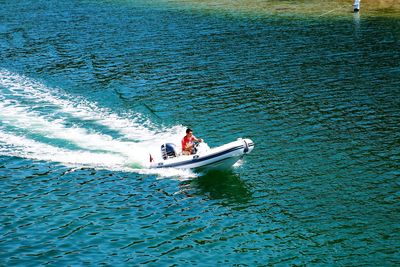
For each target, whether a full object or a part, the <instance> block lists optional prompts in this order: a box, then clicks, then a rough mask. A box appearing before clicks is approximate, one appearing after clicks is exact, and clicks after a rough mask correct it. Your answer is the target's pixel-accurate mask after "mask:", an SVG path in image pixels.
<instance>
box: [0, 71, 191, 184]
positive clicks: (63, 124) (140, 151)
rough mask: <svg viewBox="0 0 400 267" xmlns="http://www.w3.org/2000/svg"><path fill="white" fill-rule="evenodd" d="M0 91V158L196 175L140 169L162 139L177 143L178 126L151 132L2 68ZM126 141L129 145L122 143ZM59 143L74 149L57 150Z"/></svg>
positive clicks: (175, 173) (129, 119)
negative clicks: (92, 124)
mask: <svg viewBox="0 0 400 267" xmlns="http://www.w3.org/2000/svg"><path fill="white" fill-rule="evenodd" d="M0 90H1V91H0V92H1V94H0V155H5V156H17V157H26V158H31V159H36V160H46V161H54V162H60V163H63V164H74V165H77V166H80V165H89V166H91V167H94V168H106V169H109V170H121V171H135V172H137V173H141V174H156V175H158V176H161V177H171V176H174V177H180V178H179V179H186V178H191V177H195V176H196V175H195V174H194V173H193V172H191V171H188V170H177V169H169V170H165V169H162V170H154V169H152V170H150V169H146V167H148V165H149V152H150V153H152V155H153V157H157V155H158V154H160V153H159V146H160V144H161V143H163V142H165V141H166V140H168V141H172V142H176V143H179V139H180V135H181V134H182V132H183V130H184V128H183V127H182V126H179V125H178V126H175V127H172V128H168V129H166V128H163V129H159V130H157V129H156V126H155V125H153V124H152V123H151V122H150V121H148V120H147V121H146V120H144V119H142V118H141V115H140V114H135V115H134V116H133V118H132V115H129V114H128V115H127V117H121V116H120V115H116V114H114V113H112V112H111V111H110V110H108V109H105V108H99V107H98V106H97V105H96V104H94V103H91V102H88V101H86V100H85V99H82V98H76V97H75V98H73V97H72V96H70V95H68V94H66V93H65V92H62V91H61V90H59V89H56V88H48V87H46V86H45V85H43V84H41V83H39V82H37V81H34V80H32V79H29V78H26V77H24V76H21V75H19V74H15V73H12V72H10V71H8V70H4V69H0ZM44 107H45V109H43V108H44ZM46 112H47V113H46ZM43 113H44V114H43ZM71 117H72V118H76V119H78V120H80V121H82V122H84V121H91V122H95V123H97V124H99V125H102V126H104V127H107V128H108V129H112V130H114V131H116V132H117V133H118V134H119V136H123V138H122V139H120V138H117V139H116V138H114V137H112V136H110V135H108V134H103V133H101V132H95V131H93V130H92V129H86V128H82V127H84V124H83V125H82V124H79V125H81V126H80V127H78V126H77V124H74V123H76V122H74V120H73V119H72V121H71ZM140 121H143V123H141V122H140ZM154 129H155V130H154ZM21 132H22V133H29V134H30V135H31V134H34V135H38V136H43V137H45V138H44V139H43V140H45V141H38V140H36V139H37V138H35V140H33V139H29V138H27V137H24V136H21ZM131 139H133V140H134V141H135V142H129V141H126V140H131ZM60 140H63V141H64V142H65V141H66V142H67V143H70V144H74V145H75V146H77V147H78V148H77V149H76V150H71V149H66V148H65V147H59V145H60V142H59V141H60ZM61 144H62V143H61Z"/></svg>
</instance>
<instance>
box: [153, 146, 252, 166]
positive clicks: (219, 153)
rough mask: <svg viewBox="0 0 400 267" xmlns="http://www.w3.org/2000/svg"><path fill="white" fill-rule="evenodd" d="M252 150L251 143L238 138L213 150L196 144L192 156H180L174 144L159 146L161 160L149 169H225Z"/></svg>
mask: <svg viewBox="0 0 400 267" xmlns="http://www.w3.org/2000/svg"><path fill="white" fill-rule="evenodd" d="M253 148H254V143H253V141H251V140H250V139H242V138H239V139H237V140H236V141H234V142H231V143H228V144H225V145H222V146H219V147H215V148H209V147H208V145H207V144H205V143H198V144H197V146H196V149H195V151H193V154H192V155H182V153H180V152H177V151H178V149H177V148H176V146H175V145H174V144H171V143H167V144H163V145H162V146H161V157H162V159H160V160H159V161H154V160H153V161H152V162H151V163H150V168H180V169H227V168H230V167H231V166H232V165H233V164H235V163H236V162H237V161H238V160H239V159H241V158H242V157H243V156H244V155H246V154H248V153H250V152H251V151H252V150H253Z"/></svg>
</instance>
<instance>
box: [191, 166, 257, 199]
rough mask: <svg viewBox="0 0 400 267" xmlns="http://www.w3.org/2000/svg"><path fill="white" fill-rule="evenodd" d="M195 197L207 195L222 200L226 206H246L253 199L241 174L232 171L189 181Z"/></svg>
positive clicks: (208, 174)
mask: <svg viewBox="0 0 400 267" xmlns="http://www.w3.org/2000/svg"><path fill="white" fill-rule="evenodd" d="M188 183H189V184H188V185H189V187H190V188H191V189H194V190H195V191H194V193H193V194H194V195H206V196H208V198H210V199H221V200H223V203H224V204H226V205H231V204H244V203H248V202H249V201H250V200H251V199H252V192H251V191H250V190H249V187H248V186H247V185H246V183H245V182H244V181H242V180H241V179H240V176H239V174H237V173H235V172H234V171H232V170H227V171H212V172H208V173H206V174H204V175H202V176H200V177H198V178H197V179H194V180H191V181H188Z"/></svg>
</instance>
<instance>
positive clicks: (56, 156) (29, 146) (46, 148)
mask: <svg viewBox="0 0 400 267" xmlns="http://www.w3.org/2000/svg"><path fill="white" fill-rule="evenodd" d="M0 143H1V146H0V154H1V155H5V156H15V157H24V158H30V159H35V160H45V161H54V162H60V163H70V164H79V165H90V166H99V167H115V166H120V167H121V168H123V167H124V165H125V164H123V163H124V162H125V159H124V158H123V157H121V156H118V155H113V154H106V153H90V152H87V151H82V150H78V151H71V150H67V149H62V148H58V147H54V146H50V145H46V144H43V143H40V142H36V141H34V140H32V139H27V138H25V137H22V136H17V135H14V134H8V133H5V132H2V131H0ZM121 163H122V164H121Z"/></svg>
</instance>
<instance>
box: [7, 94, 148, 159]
mask: <svg viewBox="0 0 400 267" xmlns="http://www.w3.org/2000/svg"><path fill="white" fill-rule="evenodd" d="M7 104H8V103H7V101H3V103H0V117H1V118H2V120H3V121H4V122H5V123H7V124H9V125H12V126H14V127H18V128H23V129H29V131H31V132H33V133H39V134H41V135H43V136H45V137H47V138H53V139H62V140H67V141H69V142H71V143H73V144H75V145H77V146H79V147H81V148H84V149H87V150H102V151H108V152H114V153H120V154H122V155H124V156H125V157H127V158H128V159H129V160H130V161H132V162H138V163H140V164H142V165H143V164H144V163H145V162H141V161H142V160H143V157H142V156H141V155H143V154H146V152H147V151H146V150H144V149H141V147H140V145H138V144H135V143H132V142H122V141H118V140H114V139H113V138H112V137H111V136H108V135H103V134H97V133H89V132H88V131H87V130H85V129H82V128H76V127H69V128H67V127H65V126H64V124H65V123H63V121H62V119H58V120H55V121H49V120H46V119H44V118H43V117H41V116H38V115H37V114H36V113H35V112H29V111H27V110H26V108H24V107H16V106H15V105H7ZM13 104H15V102H14V103H13ZM133 151H134V152H135V153H133ZM146 162H147V161H146Z"/></svg>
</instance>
